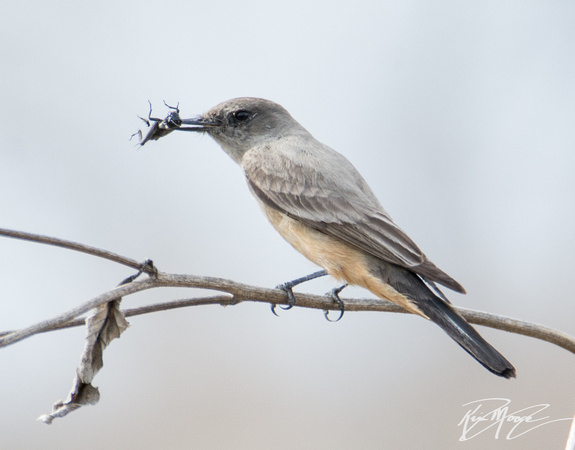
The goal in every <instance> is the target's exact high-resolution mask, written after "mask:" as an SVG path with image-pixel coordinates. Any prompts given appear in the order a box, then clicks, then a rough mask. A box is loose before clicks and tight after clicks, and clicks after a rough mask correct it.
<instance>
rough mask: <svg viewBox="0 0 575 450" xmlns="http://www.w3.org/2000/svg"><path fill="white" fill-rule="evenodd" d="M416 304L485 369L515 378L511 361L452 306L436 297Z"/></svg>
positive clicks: (505, 376)
mask: <svg viewBox="0 0 575 450" xmlns="http://www.w3.org/2000/svg"><path fill="white" fill-rule="evenodd" d="M432 295H433V294H432ZM416 304H417V307H418V308H419V309H420V310H421V312H422V313H423V314H425V315H426V316H427V317H429V319H430V320H432V321H433V322H435V323H436V324H437V325H439V326H440V327H441V328H442V329H443V331H445V332H446V333H447V334H448V335H449V337H451V338H452V339H453V340H454V341H455V342H457V343H458V344H459V345H460V346H461V347H463V349H464V350H465V351H466V352H467V353H469V354H470V355H471V356H473V357H474V358H475V359H476V360H477V361H478V362H479V363H480V364H481V365H483V367H485V368H486V369H487V370H489V371H490V372H492V373H494V374H495V375H499V376H501V377H504V378H515V368H514V367H513V366H512V365H511V363H510V362H509V361H507V359H505V357H503V355H502V354H501V353H499V352H498V351H497V350H495V348H493V346H491V344H489V343H488V342H487V341H486V340H485V339H483V338H482V337H481V335H480V334H479V333H478V332H477V331H476V330H475V328H473V327H472V326H471V325H470V324H469V323H468V322H467V321H466V320H465V319H464V318H463V317H461V316H460V315H459V313H458V312H457V311H455V310H454V309H453V307H451V306H450V305H448V304H446V303H445V302H444V301H443V300H441V299H439V298H437V297H436V298H435V299H433V300H426V301H424V302H416Z"/></svg>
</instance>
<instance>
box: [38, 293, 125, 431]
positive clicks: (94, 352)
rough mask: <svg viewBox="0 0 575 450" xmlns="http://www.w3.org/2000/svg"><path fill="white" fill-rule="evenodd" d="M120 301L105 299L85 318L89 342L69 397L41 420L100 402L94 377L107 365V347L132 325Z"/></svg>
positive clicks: (51, 419) (48, 420)
mask: <svg viewBox="0 0 575 450" xmlns="http://www.w3.org/2000/svg"><path fill="white" fill-rule="evenodd" d="M120 301H121V299H117V300H114V301H111V302H109V303H106V304H105V305H102V306H101V307H99V308H97V309H95V310H94V312H93V313H92V315H90V316H89V317H87V318H86V328H87V336H86V345H85V347H84V352H83V353H82V359H81V361H80V365H79V366H78V368H77V369H76V377H75V378H74V385H73V387H72V390H71V391H70V394H69V395H68V398H67V399H66V401H62V400H59V401H57V402H56V403H55V404H54V406H53V407H52V412H51V413H50V414H44V415H42V416H40V417H39V418H38V420H39V421H41V422H44V423H47V424H50V423H52V421H53V420H54V419H55V418H58V417H64V416H65V415H67V414H68V413H70V412H72V411H74V410H76V409H78V408H79V407H80V406H83V405H94V404H96V403H98V400H99V399H100V392H99V391H98V388H96V387H94V386H92V380H93V379H94V377H95V376H96V374H97V373H98V371H99V370H100V369H101V368H102V366H103V365H104V362H103V361H104V360H103V352H104V349H105V348H106V347H107V346H108V344H109V343H110V342H111V341H112V340H113V339H115V338H118V337H120V335H121V334H122V332H123V331H124V330H126V328H128V326H129V323H128V321H127V320H126V318H125V316H124V314H123V313H122V311H120Z"/></svg>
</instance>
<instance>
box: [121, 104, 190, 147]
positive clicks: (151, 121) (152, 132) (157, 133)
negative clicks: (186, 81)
mask: <svg viewBox="0 0 575 450" xmlns="http://www.w3.org/2000/svg"><path fill="white" fill-rule="evenodd" d="M148 103H149V104H150V112H149V113H148V118H147V119H144V118H143V117H140V116H138V117H140V119H142V120H143V121H144V122H146V124H147V125H148V130H147V131H146V134H145V135H144V134H143V133H142V130H138V131H136V132H135V133H134V134H132V136H130V140H132V138H133V137H134V136H136V135H137V136H138V137H139V138H140V142H139V145H140V147H141V146H143V145H144V144H145V143H146V142H148V141H157V140H158V139H160V138H161V137H164V136H166V135H167V134H170V133H171V132H172V131H174V130H176V129H178V128H179V127H180V126H181V125H182V119H181V118H180V103H179V102H178V104H177V105H176V106H170V105H168V104H167V103H166V102H165V101H164V105H166V106H167V107H168V108H169V109H171V111H170V112H169V113H168V115H167V116H166V117H165V118H164V119H158V118H156V117H152V103H151V102H150V101H149V100H148Z"/></svg>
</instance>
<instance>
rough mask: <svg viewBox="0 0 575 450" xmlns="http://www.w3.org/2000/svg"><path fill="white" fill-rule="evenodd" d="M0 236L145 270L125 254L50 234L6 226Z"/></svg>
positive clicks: (1, 229) (140, 264)
mask: <svg viewBox="0 0 575 450" xmlns="http://www.w3.org/2000/svg"><path fill="white" fill-rule="evenodd" d="M0 236H6V237H10V238H14V239H22V240H24V241H31V242H39V243H40V244H47V245H53V246H55V247H62V248H67V249H69V250H74V251H77V252H81V253H86V254H88V255H92V256H97V257H99V258H104V259H108V260H110V261H114V262H117V263H118V264H123V265H124V266H128V267H131V268H133V269H136V270H142V271H144V272H146V270H145V268H144V270H143V265H142V263H140V262H138V261H136V260H134V259H131V258H126V257H125V256H121V255H118V254H116V253H112V252H109V251H107V250H102V249H99V248H96V247H91V246H89V245H84V244H80V243H78V242H73V241H68V240H65V239H60V238H55V237H50V236H43V235H41V234H35V233H26V232H24V231H16V230H8V229H6V228H0Z"/></svg>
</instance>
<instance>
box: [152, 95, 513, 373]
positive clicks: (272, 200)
mask: <svg viewBox="0 0 575 450" xmlns="http://www.w3.org/2000/svg"><path fill="white" fill-rule="evenodd" d="M181 124H182V127H181V128H174V129H180V130H185V131H196V132H202V133H207V134H209V135H210V136H211V137H212V138H213V139H214V140H215V141H216V142H217V143H218V144H219V145H220V146H221V147H222V149H223V150H224V151H225V152H226V153H227V154H228V155H230V157H231V158H232V159H233V160H234V161H235V162H236V163H237V164H238V165H239V166H240V167H241V168H242V170H243V172H244V174H245V176H246V180H247V182H248V186H249V188H250V190H251V192H252V194H253V195H254V197H255V198H256V200H257V201H258V203H259V205H260V207H261V209H262V211H263V213H264V214H265V215H266V217H267V218H268V220H269V221H270V223H271V224H272V225H273V226H274V228H275V229H276V230H277V231H278V232H279V233H280V234H281V235H282V236H283V238H284V239H285V240H286V241H288V242H289V243H290V244H291V245H292V246H293V247H294V248H295V249H296V250H297V251H299V252H300V253H301V254H303V255H304V256H305V257H306V258H308V259H309V260H310V261H312V262H314V263H315V264H317V265H318V266H320V267H322V268H323V269H324V270H325V271H326V272H327V273H329V274H330V275H331V276H332V277H334V278H336V279H337V280H340V281H343V282H345V283H348V284H350V285H357V286H361V287H364V288H366V289H368V290H369V291H371V292H372V293H374V294H375V295H377V296H378V297H380V298H383V299H386V300H389V301H392V302H394V303H396V304H398V305H400V306H401V307H403V308H405V309H406V310H408V311H411V312H413V313H415V314H418V315H420V316H422V317H424V318H426V319H429V320H431V321H433V322H435V323H436V324H437V325H439V326H440V327H441V328H442V329H443V330H444V331H445V332H446V333H447V334H448V335H449V336H450V337H451V338H452V339H454V340H455V342H457V343H458V344H459V345H460V346H461V347H463V348H464V349H465V350H466V351H467V352H468V353H469V354H470V355H471V356H473V357H474V358H475V359H476V360H477V361H479V363H481V364H482V365H483V366H484V367H485V368H486V369H487V370H489V371H491V372H493V373H494V374H496V375H499V376H502V377H505V378H511V377H515V368H514V367H513V366H512V365H511V363H509V361H507V360H506V359H505V358H504V357H503V356H502V355H501V354H500V353H499V352H498V351H497V350H495V348H493V347H492V346H491V345H490V344H489V343H488V342H487V341H485V340H484V339H483V338H482V337H481V336H480V335H479V333H478V332H477V331H476V330H475V329H474V328H473V327H472V326H471V325H470V324H469V323H468V322H467V321H466V320H465V319H464V318H463V317H461V316H460V315H459V314H458V313H457V312H456V311H455V309H454V308H453V307H452V306H451V305H450V303H449V301H448V300H447V299H446V298H445V296H444V295H443V294H442V293H441V292H440V291H439V289H438V288H437V287H436V285H435V283H439V284H441V285H443V286H445V287H448V288H450V289H452V290H454V291H456V292H460V293H465V289H464V288H463V287H462V286H461V285H460V284H459V283H458V282H457V281H455V280H454V279H453V278H451V277H450V276H449V275H447V274H446V273H445V272H443V271H442V270H441V269H439V268H438V267H437V266H435V264H433V263H432V262H431V261H430V260H429V259H427V257H426V256H425V255H424V254H423V252H422V251H421V250H420V249H419V247H418V246H417V245H416V244H415V243H414V242H413V241H412V240H411V239H410V238H409V237H408V236H407V235H406V234H405V232H404V231H403V230H401V228H399V227H398V226H397V225H396V224H395V223H394V222H393V220H392V219H391V217H390V215H389V214H388V213H387V212H386V211H385V209H383V207H382V206H381V204H380V203H379V201H378V200H377V198H376V197H375V195H374V193H373V192H372V190H371V189H370V187H369V186H368V185H367V183H366V181H365V180H364V179H363V177H362V176H361V175H360V174H359V172H358V171H357V170H356V168H355V167H354V166H353V165H352V164H351V163H350V162H349V161H348V160H347V159H346V158H345V157H344V156H342V155H341V154H339V153H338V152H336V151H335V150H333V149H331V148H330V147H328V146H327V145H324V144H322V143H321V142H318V141H317V140H316V139H315V138H314V137H313V136H312V135H311V134H310V133H309V132H308V131H307V130H306V129H305V128H304V127H302V126H301V125H300V124H299V123H298V122H296V121H295V120H294V119H293V118H292V117H291V115H290V114H289V113H288V112H287V111H286V110H285V109H284V108H283V107H282V106H280V105H278V104H276V103H274V102H271V101H269V100H264V99H260V98H249V97H248V98H236V99H232V100H228V101H226V102H223V103H220V104H219V105H217V106H215V107H214V108H212V109H210V110H209V111H208V112H207V113H205V114H203V115H201V116H200V117H197V118H194V119H183V120H182V121H181ZM184 125H186V127H184ZM152 139H154V138H153V137H152Z"/></svg>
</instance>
